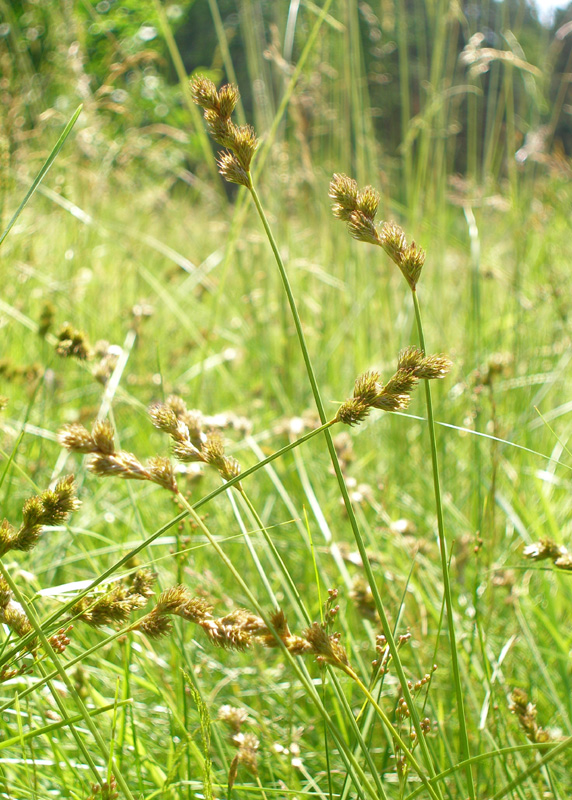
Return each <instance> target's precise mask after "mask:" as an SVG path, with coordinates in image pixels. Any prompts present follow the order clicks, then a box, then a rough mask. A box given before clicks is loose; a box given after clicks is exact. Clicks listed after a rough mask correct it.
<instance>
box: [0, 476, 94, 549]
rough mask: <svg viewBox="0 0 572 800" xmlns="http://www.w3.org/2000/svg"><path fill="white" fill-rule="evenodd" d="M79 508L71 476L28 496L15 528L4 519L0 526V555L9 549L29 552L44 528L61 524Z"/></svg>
mask: <svg viewBox="0 0 572 800" xmlns="http://www.w3.org/2000/svg"><path fill="white" fill-rule="evenodd" d="M79 506H80V501H79V500H78V499H77V497H76V487H75V482H74V477H73V475H67V476H66V477H65V478H62V479H61V480H60V481H58V483H57V484H56V486H55V487H54V489H48V490H46V491H45V492H42V493H41V494H39V495H36V496H34V497H30V498H29V499H28V500H26V502H25V503H24V506H23V508H22V524H21V525H20V527H19V528H18V529H16V528H14V527H13V526H12V525H11V524H10V523H9V522H8V520H6V519H4V520H3V521H2V522H1V523H0V556H3V555H5V553H7V552H8V551H9V550H31V549H32V548H33V547H35V546H36V544H37V542H38V539H39V538H40V535H41V533H42V530H43V528H44V527H45V526H46V525H61V523H62V522H65V521H66V520H67V518H68V517H69V515H70V514H71V513H72V511H75V510H76V508H79Z"/></svg>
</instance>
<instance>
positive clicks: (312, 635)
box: [302, 622, 349, 668]
mask: <svg viewBox="0 0 572 800" xmlns="http://www.w3.org/2000/svg"><path fill="white" fill-rule="evenodd" d="M302 636H303V637H304V639H306V641H307V642H308V644H309V645H310V646H311V648H312V652H313V653H314V654H315V656H316V661H318V663H320V664H329V665H331V666H332V667H342V668H343V667H347V666H349V660H348V656H347V653H346V651H345V650H344V648H343V647H342V645H341V644H340V634H339V633H333V634H328V633H327V632H326V627H325V625H322V624H320V623H319V622H314V623H312V625H310V627H309V628H306V630H305V631H303V633H302Z"/></svg>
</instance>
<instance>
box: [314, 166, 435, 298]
mask: <svg viewBox="0 0 572 800" xmlns="http://www.w3.org/2000/svg"><path fill="white" fill-rule="evenodd" d="M329 196H330V198H331V199H332V200H333V201H334V204H333V206H332V212H333V214H334V216H335V217H336V218H337V219H341V220H342V221H343V222H346V223H347V226H348V231H349V232H350V234H351V236H353V238H354V239H357V240H358V241H360V242H367V243H368V244H375V245H378V246H379V247H382V248H383V249H384V250H385V252H386V253H387V255H388V256H389V257H390V258H391V259H392V261H393V262H394V263H395V264H396V265H397V266H398V267H399V269H400V270H401V272H402V273H403V276H404V277H405V280H406V281H407V283H408V284H409V286H410V288H411V289H412V290H415V287H416V286H417V281H418V280H419V276H420V275H421V270H422V268H423V264H424V263H425V252H424V251H423V250H422V249H421V248H420V247H418V246H417V245H416V244H415V242H411V244H408V243H407V240H406V238H405V233H404V232H403V230H402V229H401V228H400V227H399V226H398V225H395V224H394V223H393V222H384V223H383V224H382V225H381V227H378V226H377V225H376V224H375V215H376V213H377V207H378V205H379V194H378V193H377V192H376V191H375V189H373V188H372V187H371V186H366V187H365V188H364V189H361V190H360V189H359V187H358V185H357V183H356V181H355V180H354V179H353V178H349V177H348V176H347V175H344V174H335V175H334V176H333V178H332V180H331V182H330V190H329Z"/></svg>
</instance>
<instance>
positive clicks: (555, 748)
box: [405, 736, 572, 800]
mask: <svg viewBox="0 0 572 800" xmlns="http://www.w3.org/2000/svg"><path fill="white" fill-rule="evenodd" d="M571 744H572V736H571V737H569V738H568V739H564V741H562V742H539V743H538V744H517V745H513V746H511V747H502V748H500V749H499V750H493V751H492V752H490V753H480V754H479V755H478V756H471V758H468V759H467V760H466V761H459V763H458V764H454V765H453V766H452V767H449V768H448V769H445V770H443V772H440V773H439V774H438V775H436V776H435V777H434V778H431V782H432V783H433V782H435V781H442V780H443V778H446V777H447V776H448V775H453V774H454V773H455V772H457V771H458V770H460V769H465V767H466V766H467V764H469V765H471V764H480V763H482V762H483V761H489V760H490V759H492V758H495V757H497V756H504V755H508V754H509V753H521V752H527V751H529V750H534V751H535V752H536V751H537V750H540V751H542V750H549V752H548V753H547V754H546V755H545V756H543V757H542V758H541V759H540V760H539V761H537V762H536V763H535V764H532V766H530V767H529V768H528V769H527V770H525V771H524V772H521V773H519V775H518V776H517V777H516V778H515V779H514V780H512V781H511V782H510V783H507V784H506V785H505V786H504V787H503V788H502V789H499V791H498V792H497V793H496V794H495V795H494V796H493V797H492V800H495V798H496V800H500V798H501V797H503V796H504V795H505V794H507V793H508V792H509V791H511V790H512V789H514V788H515V787H516V786H518V784H519V783H521V782H522V781H523V780H525V778H527V777H528V776H529V775H531V774H532V773H533V772H537V771H538V770H539V769H540V768H541V767H543V766H544V764H546V762H547V761H550V760H551V759H553V758H556V756H557V755H560V753H561V752H562V751H563V750H566V749H567V748H568V747H570V745H571ZM423 789H424V787H423V786H419V787H418V788H417V789H415V790H414V791H412V792H411V793H410V794H408V795H407V797H406V798H405V800H413V798H415V797H417V796H418V795H420V794H421V792H422V791H423Z"/></svg>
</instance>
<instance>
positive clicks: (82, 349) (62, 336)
mask: <svg viewBox="0 0 572 800" xmlns="http://www.w3.org/2000/svg"><path fill="white" fill-rule="evenodd" d="M57 339H58V343H57V345H56V353H57V354H58V355H59V356H62V357H64V358H79V359H80V360H81V361H86V360H87V359H89V358H91V347H90V344H89V341H88V339H87V336H86V335H85V333H84V332H83V331H79V330H76V329H75V328H74V327H73V326H72V325H70V323H69V322H64V324H63V325H62V327H61V328H60V330H59V331H58V334H57Z"/></svg>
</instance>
